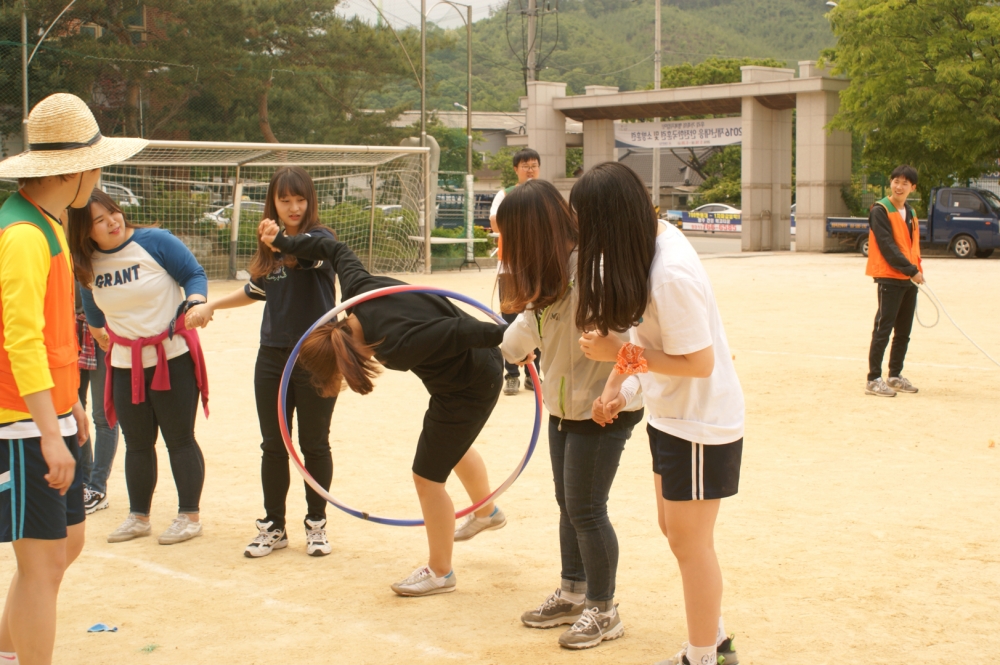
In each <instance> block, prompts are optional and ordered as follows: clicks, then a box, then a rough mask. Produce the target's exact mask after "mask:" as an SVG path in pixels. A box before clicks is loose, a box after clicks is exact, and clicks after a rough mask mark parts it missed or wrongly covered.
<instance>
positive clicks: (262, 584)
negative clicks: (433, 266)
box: [0, 254, 1000, 665]
mask: <svg viewBox="0 0 1000 665" xmlns="http://www.w3.org/2000/svg"><path fill="white" fill-rule="evenodd" d="M863 261H864V260H863V259H862V258H860V257H859V256H857V255H813V254H806V255H796V254H782V255H743V256H739V255H737V256H725V255H723V256H712V257H706V260H705V266H706V268H707V269H708V272H709V274H710V275H711V277H712V280H713V283H714V286H715V291H716V294H717V297H718V302H719V307H720V309H721V312H722V317H723V319H724V321H725V325H726V330H727V334H728V336H729V340H730V344H731V346H732V350H733V354H734V355H735V359H736V367H737V369H738V371H739V375H740V379H741V381H742V384H743V390H744V392H745V394H746V404H747V417H746V437H745V440H746V445H745V448H744V460H743V473H742V483H741V488H740V493H739V495H738V496H737V497H735V498H733V499H729V500H726V501H725V502H724V504H723V508H722V513H721V516H720V520H719V526H718V528H717V531H716V542H717V547H718V551H719V556H720V559H721V562H722V566H723V570H724V574H725V579H726V590H725V598H724V601H723V606H724V615H725V619H726V625H727V628H728V629H729V630H730V631H731V632H735V633H736V635H737V647H738V649H739V652H740V658H741V661H742V662H743V663H745V664H747V665H753V664H767V665H780V664H784V663H787V664H788V665H793V664H794V665H799V664H801V663H805V662H808V663H811V664H814V665H821V664H824V663H844V662H864V663H873V664H874V663H899V662H901V661H908V662H916V661H919V662H922V663H946V662H954V661H957V660H962V661H966V660H968V661H970V662H971V661H973V660H978V661H981V662H987V658H992V657H993V656H994V655H995V654H994V651H995V648H994V646H993V644H992V642H993V639H992V636H993V634H994V633H995V631H996V627H997V623H998V620H1000V554H998V552H1000V527H998V519H997V511H998V497H1000V489H998V478H1000V408H998V405H997V394H998V391H997V388H998V384H1000V381H998V378H1000V369H997V368H996V367H995V366H992V365H991V364H990V363H989V361H987V360H986V359H985V358H983V357H982V356H981V355H979V353H978V351H976V350H975V349H974V348H973V347H972V346H971V345H970V344H969V343H968V342H967V341H966V340H965V339H964V338H963V337H961V335H960V334H959V333H958V332H957V331H956V330H955V329H954V328H953V327H952V326H951V324H950V323H948V322H947V320H944V319H943V318H942V322H941V324H940V325H938V326H937V327H935V328H932V329H924V328H920V327H919V326H916V325H915V330H914V333H913V339H912V342H911V345H910V351H909V354H908V363H907V365H906V371H905V374H906V376H907V377H909V378H910V379H911V380H912V381H913V382H914V383H915V384H916V385H917V386H919V388H920V393H919V394H917V395H900V396H898V397H896V398H895V399H876V398H874V397H867V396H865V395H864V391H863V387H864V379H865V372H866V357H867V350H868V343H869V339H870V333H871V325H872V318H873V315H874V311H875V306H876V305H875V302H876V301H875V288H874V286H873V285H872V283H871V280H869V279H867V278H865V277H864V275H863V272H864V264H863ZM926 274H927V277H928V279H929V281H930V284H931V285H932V287H933V288H934V290H935V291H936V292H937V294H938V295H939V296H940V297H941V299H942V300H943V301H944V303H945V305H946V306H947V307H948V308H949V311H950V312H951V314H952V315H953V316H954V317H955V318H956V320H957V321H958V322H959V323H960V324H961V325H963V326H964V327H965V329H966V331H967V332H968V333H969V334H970V335H971V336H972V337H973V338H974V339H976V340H977V341H978V342H979V343H980V344H982V345H983V346H984V347H985V348H986V349H987V350H988V351H990V352H991V353H992V354H993V355H994V356H995V357H996V356H1000V307H998V303H1000V298H998V297H997V295H996V289H997V286H998V285H1000V261H995V260H990V261H983V260H975V261H960V260H955V259H950V258H944V257H938V258H930V259H928V260H927V261H926ZM494 276H495V273H494V272H492V271H483V272H482V273H478V272H471V273H470V272H469V271H465V272H464V273H461V274H459V273H448V274H434V275H432V276H424V275H409V276H405V277H404V279H406V280H407V281H411V282H413V283H419V284H427V285H433V286H441V287H446V288H451V289H454V290H457V291H461V292H463V293H466V294H468V295H470V296H472V297H474V298H478V299H480V300H483V301H487V302H488V301H489V299H490V292H491V289H492V285H493V279H494ZM237 286H238V284H237V283H235V282H216V283H213V284H212V285H211V293H210V296H211V297H219V296H221V295H222V294H224V293H226V292H227V291H229V290H231V289H233V288H236V287H237ZM923 305H925V301H924V299H923V297H921V306H922V309H921V311H922V312H923V314H922V317H923V318H925V320H927V319H932V318H933V311H932V310H930V308H928V307H923ZM261 311H262V306H260V305H254V306H251V307H247V308H243V309H240V310H231V311H229V312H223V313H220V314H219V315H218V316H217V318H216V321H215V322H214V323H213V324H211V325H210V327H209V328H208V329H207V330H206V331H205V333H204V336H203V340H204V346H205V348H206V350H207V358H208V363H209V371H210V379H211V409H212V416H211V418H209V419H208V420H204V419H202V418H200V419H199V423H198V428H197V436H198V440H199V441H200V443H201V445H202V447H203V449H204V453H205V458H206V465H207V481H206V486H205V492H204V496H203V501H202V515H203V519H204V523H205V534H204V536H203V537H201V538H198V539H196V540H194V541H191V542H188V543H183V544H180V545H175V546H171V547H163V546H160V545H158V544H157V543H156V539H155V538H145V539H141V540H139V541H133V542H128V543H122V544H116V545H109V544H108V543H107V542H106V540H105V537H106V535H107V534H108V533H109V532H110V531H111V530H113V529H114V528H115V527H116V526H117V525H118V523H119V522H120V521H121V520H122V519H123V518H124V517H125V515H126V512H127V498H126V493H125V484H124V472H123V468H124V463H123V459H124V445H122V446H120V448H119V454H118V459H117V460H116V462H115V467H114V471H113V474H112V479H111V481H110V491H109V496H110V500H111V508H110V509H109V510H104V511H101V512H98V513H97V514H95V515H93V516H91V518H90V519H88V521H87V531H88V533H87V546H86V548H85V550H84V552H83V555H82V556H81V558H80V559H79V561H78V562H77V563H76V564H75V565H74V566H73V567H72V568H71V569H70V570H69V571H68V573H67V575H66V579H65V582H64V584H63V592H62V596H61V599H60V606H59V633H58V638H57V647H56V649H57V651H56V662H57V663H86V664H88V665H90V664H93V663H222V662H227V663H237V662H238V663H245V664H246V665H251V664H254V663H257V664H260V665H264V664H268V665H270V664H271V663H277V662H280V663H286V662H287V663H296V662H301V663H306V662H309V663H372V664H374V663H497V664H500V663H504V664H506V663H532V664H534V663H602V664H603V663H637V664H650V663H653V662H655V661H657V660H659V659H662V658H666V657H668V656H670V655H673V653H675V652H676V651H677V649H678V648H679V647H680V644H681V642H683V641H684V640H685V639H686V637H685V635H686V633H685V624H684V614H683V604H682V597H681V587H680V580H679V577H678V573H677V567H676V565H675V563H674V560H673V558H672V556H671V554H670V551H669V549H668V547H667V543H666V539H665V538H664V537H663V536H662V535H661V534H660V533H659V530H658V528H657V526H656V513H655V508H654V503H653V491H654V490H653V487H652V483H651V479H650V475H651V472H650V468H649V466H650V462H649V453H648V448H647V443H646V436H645V432H644V429H643V428H642V427H641V426H640V427H638V428H636V432H635V435H634V436H633V438H632V440H631V441H630V442H629V445H628V446H627V447H626V450H625V455H624V457H623V460H622V467H621V469H620V471H619V473H618V477H617V480H616V483H615V485H614V487H613V489H612V497H611V508H610V511H611V515H612V518H613V520H614V522H615V526H616V528H617V530H618V537H619V540H620V543H621V564H620V570H619V575H618V591H617V600H618V601H619V602H620V608H619V611H620V612H621V616H622V619H623V621H624V623H625V626H626V632H625V636H624V637H623V638H622V639H619V640H617V641H614V642H608V643H605V644H603V645H602V646H600V647H598V648H596V649H592V650H589V651H583V652H568V651H564V650H561V649H560V648H559V647H558V645H557V643H556V639H557V637H558V634H559V630H560V629H553V630H547V631H546V630H532V629H528V628H525V627H524V626H522V625H521V624H520V622H519V620H518V617H519V615H520V613H521V612H522V611H524V610H526V609H530V608H533V607H535V606H536V605H537V604H538V603H540V602H541V601H542V600H543V599H544V598H545V596H546V595H547V594H548V593H550V592H551V591H552V590H553V589H554V588H556V586H557V585H558V582H559V550H558V532H557V519H558V511H557V507H556V503H555V499H554V498H553V489H552V480H551V473H550V468H549V462H548V455H547V443H546V441H545V439H544V432H543V438H542V440H541V441H540V442H539V447H538V451H537V453H536V455H535V457H534V459H533V460H532V461H531V463H530V464H529V465H528V467H527V469H526V471H525V473H524V474H523V476H522V477H521V478H520V479H519V480H518V481H517V482H516V483H515V484H514V486H513V487H512V488H511V489H510V491H509V492H508V493H507V494H506V495H505V496H504V497H503V498H502V499H501V500H500V502H499V503H500V505H502V506H503V508H504V511H505V512H506V513H507V516H508V526H507V527H506V528H505V529H503V530H501V531H496V532H487V533H484V534H481V535H480V536H478V537H477V538H476V539H474V540H472V541H470V542H467V543H458V544H457V545H456V548H455V554H456V556H455V571H456V574H457V576H458V580H459V583H458V591H457V592H456V593H453V594H448V595H443V596H435V597H432V598H424V599H404V598H399V597H396V596H395V595H394V594H393V593H392V592H391V591H390V590H389V584H390V583H392V582H394V581H396V580H398V579H400V578H402V577H404V576H405V575H407V574H408V573H409V572H410V571H411V570H412V569H414V568H415V567H417V566H418V565H421V564H422V563H423V562H424V557H425V541H424V534H423V532H422V530H420V529H415V528H398V527H387V526H381V525H377V524H372V523H366V522H363V521H361V520H358V519H354V518H351V517H349V516H347V515H345V514H343V513H341V512H340V511H338V510H336V509H334V508H332V507H331V508H330V510H329V520H330V525H329V527H330V535H331V540H332V543H333V548H334V553H333V554H332V555H331V556H329V557H326V558H320V559H313V558H310V557H307V556H306V555H305V551H304V549H305V544H304V534H303V532H302V529H301V528H300V527H299V526H298V524H299V523H300V522H298V521H297V520H298V519H299V516H301V515H304V512H305V501H304V498H303V491H302V489H301V487H302V486H301V483H299V482H298V481H297V475H295V473H294V471H293V486H292V491H291V492H290V494H289V524H290V527H291V530H290V539H291V545H290V547H289V548H288V549H287V550H284V551H279V552H277V553H275V554H273V555H272V556H269V557H267V558H265V559H261V560H249V559H246V558H244V557H243V547H244V546H245V545H246V544H247V543H248V542H249V541H250V540H251V539H252V538H253V536H254V535H255V529H254V525H253V522H254V519H255V518H259V517H261V516H262V515H263V510H262V507H261V493H260V483H259V475H258V474H259V449H258V445H259V431H258V428H257V418H256V412H255V408H254V399H253V384H252V376H253V366H254V358H255V355H256V347H257V340H258V330H259V323H260V317H261ZM529 395H530V393H525V392H522V393H521V394H519V395H518V396H516V397H504V396H501V398H500V403H499V404H498V406H497V408H496V411H495V412H494V414H493V417H492V419H491V421H490V423H489V425H488V426H487V427H486V429H485V431H484V432H483V434H482V436H481V437H480V439H479V441H478V442H477V444H476V445H477V447H478V449H479V450H480V451H481V452H482V454H483V456H484V457H485V459H486V460H487V463H488V465H489V467H490V471H491V479H492V480H493V481H494V484H498V483H499V482H500V481H502V480H503V478H505V477H506V475H507V474H508V473H510V471H511V470H512V469H513V468H514V466H515V465H516V463H517V461H518V460H519V458H520V456H521V455H522V454H523V452H524V449H525V446H526V444H527V442H528V438H529V433H530V428H531V419H532V414H533V406H532V399H531V398H530V396H529ZM425 406H426V393H425V392H424V391H423V388H422V386H421V385H420V384H419V382H418V381H417V379H416V378H415V377H413V376H412V375H409V374H400V373H397V372H387V373H385V374H384V375H383V376H382V377H381V378H380V379H379V380H378V388H377V390H376V391H375V392H374V393H373V394H372V395H369V396H366V397H360V396H358V395H355V394H353V393H347V394H346V395H345V396H344V397H343V398H342V399H341V401H340V403H339V404H338V405H337V408H336V411H335V413H334V429H333V436H332V445H333V450H334V461H335V465H336V469H335V476H334V487H333V493H334V495H335V496H337V497H339V498H340V499H342V500H344V501H346V502H347V503H350V504H352V505H354V506H356V507H358V508H361V509H364V510H367V511H369V512H373V513H380V514H388V515H393V516H402V517H411V516H414V517H415V516H418V515H419V509H418V505H417V501H416V495H415V492H414V490H413V487H412V483H411V480H410V472H409V465H410V461H411V457H412V454H413V451H414V447H415V443H416V439H417V435H418V432H419V426H420V417H421V414H422V412H423V409H424V408H425ZM994 441H995V442H997V443H996V444H994V443H993V442H994ZM160 475H161V478H160V483H159V487H158V490H157V493H156V497H155V500H154V506H153V513H154V515H153V526H154V534H155V533H159V532H160V531H162V530H163V529H165V528H166V527H167V526H168V524H169V521H170V518H171V517H172V515H173V511H174V510H175V506H176V492H175V490H174V487H173V481H172V478H171V475H170V467H169V464H168V461H167V456H166V453H165V451H164V449H163V448H162V447H161V448H160ZM449 486H450V488H451V489H452V490H453V494H454V496H456V498H457V500H459V501H460V502H461V503H462V505H465V504H466V502H465V501H462V499H463V497H462V494H461V488H460V486H459V484H458V483H457V481H454V480H453V481H452V482H451V483H450V484H449ZM13 565H14V564H13V553H12V550H11V549H10V547H2V548H0V579H2V580H4V582H3V584H4V585H6V579H8V577H9V575H10V573H11V570H12V568H13ZM97 622H106V623H108V624H111V625H115V626H118V629H119V630H118V632H117V633H114V634H106V633H105V634H88V633H87V632H86V630H87V628H88V627H89V626H91V625H93V624H95V623H97ZM959 654H961V655H959Z"/></svg>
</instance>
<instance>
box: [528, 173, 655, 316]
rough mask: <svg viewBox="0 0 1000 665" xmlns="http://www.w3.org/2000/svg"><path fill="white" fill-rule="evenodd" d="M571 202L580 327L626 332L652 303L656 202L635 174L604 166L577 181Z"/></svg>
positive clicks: (571, 193)
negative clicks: (576, 232)
mask: <svg viewBox="0 0 1000 665" xmlns="http://www.w3.org/2000/svg"><path fill="white" fill-rule="evenodd" d="M522 187H523V185H522ZM569 203H570V206H571V207H572V208H573V211H574V212H575V213H576V218H577V224H578V225H579V229H580V260H579V263H578V265H577V283H576V285H577V293H578V294H579V296H580V304H579V306H578V307H577V310H576V326H577V328H579V329H580V330H597V331H599V332H600V333H601V334H602V335H607V334H608V331H609V330H614V331H616V332H625V331H626V330H628V329H629V328H631V327H632V326H634V325H636V324H638V323H639V319H640V318H641V317H642V313H643V312H644V311H645V310H646V303H647V300H648V299H649V286H648V283H649V269H650V267H651V266H652V265H653V255H654V253H655V252H656V231H657V223H658V222H657V219H656V210H655V209H654V208H653V201H652V200H651V199H650V198H649V192H648V191H646V185H645V183H643V181H642V180H641V179H640V178H639V176H638V175H636V173H635V171H633V170H632V169H630V168H629V167H627V166H625V165H624V164H619V163H618V162H604V163H603V164H598V165H597V166H595V167H594V168H592V169H590V171H588V172H587V173H586V174H585V175H584V176H583V177H581V178H580V179H579V180H577V182H576V184H575V185H573V189H572V191H571V192H570V195H569Z"/></svg>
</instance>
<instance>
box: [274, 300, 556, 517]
mask: <svg viewBox="0 0 1000 665" xmlns="http://www.w3.org/2000/svg"><path fill="white" fill-rule="evenodd" d="M397 293H428V294H432V295H438V296H443V297H445V298H451V299H453V300H458V301H461V302H464V303H466V304H468V305H472V306H473V307H475V308H476V309H478V310H480V311H481V312H484V313H485V314H487V315H488V316H489V317H490V318H491V319H493V320H494V321H495V322H497V323H499V324H505V321H504V320H503V319H502V318H500V317H499V316H497V315H496V313H495V312H493V311H492V310H491V309H490V308H488V307H487V306H486V305H483V304H482V303H480V302H478V301H476V300H473V299H472V298H469V297H468V296H464V295H462V294H461V293H456V292H455V291H448V290H446V289H434V288H430V287H426V286H416V285H412V284H401V285H399V286H387V287H385V288H381V289H375V290H374V291H368V292H366V293H362V294H361V295H357V296H355V297H353V298H351V299H349V300H345V301H344V302H342V303H340V305H338V306H337V307H334V308H333V309H331V310H330V311H329V312H327V313H326V314H324V315H323V316H321V317H320V318H319V319H318V320H317V321H316V323H314V324H312V326H311V327H310V328H309V330H307V331H306V332H305V334H304V335H302V339H300V340H299V341H298V344H296V345H295V348H293V349H292V353H291V355H289V356H288V362H287V363H285V369H284V371H283V372H282V373H281V384H280V386H279V388H278V424H279V426H280V427H281V438H282V439H283V440H284V442H285V448H286V449H287V450H288V454H289V456H290V457H291V458H292V464H293V465H294V466H295V468H296V469H297V470H298V472H299V474H300V475H301V476H302V478H303V480H305V481H306V484H308V485H309V487H311V488H313V490H315V491H316V493H317V494H319V495H320V496H321V497H323V498H324V499H326V500H327V501H328V502H329V503H330V504H331V505H332V506H334V507H335V508H339V509H340V510H342V511H344V512H345V513H347V514H348V515H352V516H353V517H357V518H358V519H363V520H368V521H369V522H376V523H378V524H388V525H390V526H423V525H424V521H423V520H422V519H416V520H414V519H398V518H393V517H382V516H380V515H372V514H371V513H368V512H365V511H363V510H358V509H357V508H352V507H350V506H348V505H347V504H346V503H344V502H343V501H340V500H339V499H337V497H335V496H333V495H332V494H330V493H329V492H328V491H327V490H325V489H324V488H323V486H322V485H320V484H319V483H318V482H316V480H315V479H314V478H313V477H312V475H311V474H310V473H309V471H307V470H306V467H305V464H303V462H302V459H301V458H300V457H299V454H298V452H296V450H295V446H293V445H292V437H291V435H290V434H289V432H288V424H287V423H288V421H287V418H286V417H285V398H286V396H287V394H288V383H289V381H290V380H291V378H292V369H293V368H294V367H295V361H296V360H297V359H298V357H299V350H300V349H301V348H302V343H303V342H304V341H305V339H306V337H308V336H309V333H311V332H312V331H313V330H315V329H316V328H318V327H319V326H321V325H323V324H324V323H326V322H327V321H330V320H331V319H333V318H335V317H336V316H337V315H338V314H340V313H341V312H343V311H345V310H347V309H350V308H351V307H354V306H355V305H359V304H361V303H363V302H367V301H369V300H374V299H375V298H380V297H382V296H389V295H393V294H397ZM525 367H526V368H527V370H528V374H529V376H531V381H532V383H533V384H534V386H535V425H534V428H533V429H532V431H531V441H530V442H529V443H528V449H527V450H526V451H525V453H524V456H523V457H522V458H521V462H520V463H519V464H518V465H517V467H516V468H515V469H514V472H513V473H511V474H510V476H508V477H507V480H505V481H503V483H502V484H501V485H500V486H499V487H497V488H496V489H495V490H493V492H491V493H490V495H489V496H487V497H486V498H485V499H483V500H482V501H479V502H478V503H474V504H473V505H471V506H469V507H468V508H465V509H463V510H460V511H458V512H457V513H455V518H456V519H458V518H459V517H464V516H466V515H468V514H469V513H472V512H475V511H476V510H479V508H481V507H482V506H484V505H486V504H487V503H489V502H490V501H493V500H494V499H496V498H497V497H499V496H500V495H501V494H503V493H504V492H506V491H507V489H508V488H510V486H511V485H513V484H514V481H515V480H517V478H518V476H520V475H521V472H522V471H524V467H526V466H527V465H528V460H530V459H531V455H532V453H534V452H535V445H536V444H537V443H538V433H539V431H540V430H541V426H542V390H541V385H540V384H539V381H538V373H537V372H535V366H534V365H533V364H532V363H528V364H527V365H525Z"/></svg>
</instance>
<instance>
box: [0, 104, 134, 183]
mask: <svg viewBox="0 0 1000 665" xmlns="http://www.w3.org/2000/svg"><path fill="white" fill-rule="evenodd" d="M148 143H149V141H147V140H146V139H125V138H108V137H106V136H101V129H100V127H98V126H97V121H96V120H94V114H93V113H91V112H90V109H89V108H87V105H86V103H84V101H83V100H82V99H80V98H79V97H77V96H76V95H70V94H66V93H64V92H60V93H56V94H54V95H49V96H48V97H46V98H45V99H43V100H42V101H40V102H38V104H36V105H35V108H33V109H32V110H31V115H29V116H28V145H27V150H25V151H24V152H22V153H21V154H20V155H14V156H13V157H8V158H7V159H5V160H3V161H0V177H6V178H39V177H42V176H49V175H62V174H64V173H79V172H80V171H90V170H91V169H96V168H101V167H103V166H110V165H111V164H116V163H118V162H120V161H123V160H125V159H128V158H129V157H131V156H132V155H134V154H136V153H137V152H139V151H140V150H142V149H143V148H145V147H146V145H147V144H148Z"/></svg>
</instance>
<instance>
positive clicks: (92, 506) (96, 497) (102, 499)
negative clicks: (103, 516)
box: [83, 485, 108, 515]
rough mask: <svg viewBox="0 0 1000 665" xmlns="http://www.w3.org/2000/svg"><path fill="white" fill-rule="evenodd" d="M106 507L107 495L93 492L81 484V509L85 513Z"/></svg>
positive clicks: (90, 513) (91, 512)
mask: <svg viewBox="0 0 1000 665" xmlns="http://www.w3.org/2000/svg"><path fill="white" fill-rule="evenodd" d="M107 507H108V496H107V494H102V493H101V492H95V491H94V490H92V489H90V488H89V487H87V486H86V485H84V486H83V510H84V512H85V513H86V514H88V515H92V514H93V513H96V512H97V511H98V510H104V509H105V508H107Z"/></svg>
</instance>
